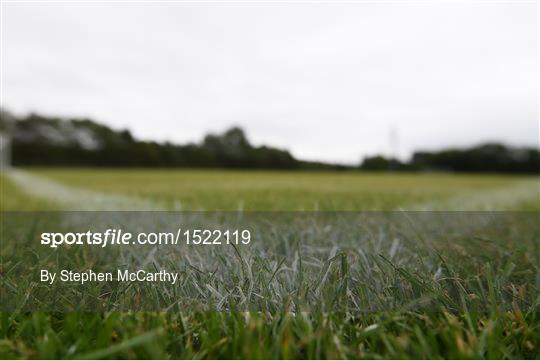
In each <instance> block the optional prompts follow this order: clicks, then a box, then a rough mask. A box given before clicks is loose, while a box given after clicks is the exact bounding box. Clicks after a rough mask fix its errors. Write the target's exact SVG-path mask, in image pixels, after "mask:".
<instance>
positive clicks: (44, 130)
mask: <svg viewBox="0 0 540 361" xmlns="http://www.w3.org/2000/svg"><path fill="white" fill-rule="evenodd" d="M0 131H2V132H4V133H8V134H9V135H10V137H11V143H12V148H11V153H12V160H11V162H12V164H13V165H15V166H93V167H190V168H238V169H334V170H336V169H337V170H346V169H363V170H371V171H450V172H493V173H531V174H538V173H540V152H539V150H538V148H526V147H510V146H505V145H503V144H495V143H490V144H483V145H480V146H476V147H471V148H466V149H445V150H441V151H435V152H427V151H424V152H416V153H414V155H413V156H412V158H411V159H410V160H409V161H406V162H403V161H400V160H397V159H393V158H387V157H384V156H380V155H377V156H372V157H366V158H365V159H364V160H363V161H362V162H361V163H360V164H359V165H358V166H345V165H340V164H331V163H323V162H308V161H302V160H298V159H296V158H295V157H293V156H292V155H291V154H290V153H289V152H288V151H287V150H283V149H278V148H274V147H269V146H254V145H252V144H251V143H250V142H249V140H248V139H247V137H246V135H245V133H244V131H243V130H242V129H241V128H239V127H233V128H230V129H229V130H227V131H225V132H223V133H221V134H208V135H207V136H206V137H205V138H204V139H203V140H202V141H201V142H199V143H189V144H184V145H178V144H172V143H169V142H163V143H159V142H152V141H142V140H137V139H135V138H134V137H133V136H132V134H131V133H130V132H129V131H128V130H120V131H118V130H113V129H111V128H109V127H107V126H105V125H102V124H99V123H96V122H94V121H92V120H90V119H61V118H55V117H46V116H42V115H39V114H29V115H27V116H24V117H16V116H14V115H12V114H11V113H9V112H7V111H5V110H2V111H0Z"/></svg>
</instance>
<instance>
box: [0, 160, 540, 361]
mask: <svg viewBox="0 0 540 361" xmlns="http://www.w3.org/2000/svg"><path fill="white" fill-rule="evenodd" d="M38 173H39V174H41V175H46V176H50V177H52V178H54V179H56V180H59V181H62V182H65V183H66V184H70V185H76V186H78V187H84V188H90V189H93V190H94V191H99V192H110V193H125V194H129V195H137V196H144V197H151V198H152V197H153V198H155V199H156V200H166V201H168V202H171V203H174V202H176V201H177V200H181V201H182V202H183V203H184V206H185V207H187V208H198V207H201V208H205V209H215V208H223V209H237V208H238V207H239V204H238V202H237V201H238V199H242V202H243V204H242V207H245V209H276V207H277V209H281V208H282V207H283V208H284V209H289V210H298V209H311V210H312V209H314V208H317V207H318V208H319V209H321V208H322V209H328V208H329V207H330V208H331V207H334V208H331V209H334V210H340V209H348V208H349V207H350V208H352V209H372V208H374V209H378V208H379V207H380V208H383V209H385V208H386V209H388V208H389V209H394V208H397V207H400V206H402V205H403V204H413V203H423V202H430V201H434V200H435V201H442V200H445V199H447V198H449V197H453V196H456V195H460V194H467V195H471V196H472V195H474V194H477V193H483V192H485V191H486V190H490V189H499V188H504V187H507V186H510V185H511V184H513V183H514V182H515V181H516V178H513V177H489V176H487V177H486V176H478V177H477V176H445V175H422V176H415V175H400V176H398V177H397V178H394V177H392V176H384V175H359V174H326V173H325V174H310V173H299V174H296V173H275V174H274V173H269V174H265V173H240V174H236V173H234V172H188V173H183V172H167V171H158V172H153V171H144V172H143V171H137V172H133V173H131V172H129V171H104V172H95V171H88V170H85V171H80V170H79V171H76V172H71V171H67V170H52V171H51V170H40V171H39V172H38ZM517 180H520V178H517ZM296 182H298V183H296ZM273 186H274V187H275V188H272V187H273ZM6 189H7V190H9V192H4V193H2V203H3V204H2V209H13V207H19V206H20V207H26V206H29V205H32V203H31V202H42V201H35V200H32V199H28V197H26V196H25V195H24V193H23V192H21V191H20V190H18V189H17V188H16V187H15V185H13V184H9V183H8V182H4V185H3V190H4V191H5V190H6ZM318 189H319V190H320V191H319V192H318V191H317V190H318ZM535 197H536V199H537V197H538V194H535V193H534V192H533V193H531V199H533V201H531V202H532V203H533V204H534V203H536V202H535V200H534V198H535ZM4 202H5V203H4ZM8 202H9V203H8ZM5 204H7V205H8V206H4V205H5ZM36 204H37V207H43V208H47V207H50V206H51V204H50V202H49V201H48V202H45V203H41V204H38V203H34V206H35V205H36ZM309 204H311V205H312V206H309ZM315 205H316V206H315ZM52 206H54V205H52ZM309 207H312V208H309ZM30 208H31V207H30ZM25 209H28V208H25ZM534 232H537V231H536V228H535V229H534ZM529 236H531V234H529ZM538 236H539V235H538V234H534V233H533V234H532V237H531V238H527V240H528V241H527V242H526V243H523V244H520V242H522V241H524V240H525V239H523V240H522V239H521V238H520V235H519V232H517V234H516V233H514V234H512V235H511V236H508V237H502V239H501V240H499V241H497V242H495V241H493V240H489V239H487V240H486V239H482V240H475V241H474V242H472V241H471V242H465V240H463V242H462V243H458V244H455V245H452V244H449V245H448V246H445V247H439V248H438V249H436V251H437V252H432V253H431V255H425V256H423V258H422V257H418V258H417V259H415V258H414V257H412V256H413V255H411V254H410V253H403V256H401V253H399V252H400V251H395V250H393V248H394V247H392V244H393V241H392V240H387V242H383V243H382V244H383V246H381V247H382V248H380V249H379V250H378V251H377V252H376V250H377V249H378V248H374V251H373V252H371V253H372V254H371V255H368V256H369V257H368V261H369V262H368V263H369V267H368V268H366V269H364V274H362V268H356V269H355V267H360V266H359V264H360V263H361V262H360V263H359V262H358V259H356V262H357V263H358V264H351V263H350V262H352V261H354V260H355V258H354V257H353V258H352V259H350V260H349V259H348V258H344V257H338V258H337V259H336V260H337V261H336V262H334V263H332V264H331V265H330V266H329V268H328V275H327V276H325V277H326V278H325V281H324V282H321V285H322V286H321V290H322V291H321V292H322V293H324V292H325V291H328V292H327V293H326V294H325V295H326V297H328V298H329V299H332V300H335V297H332V296H333V295H336V294H337V295H338V296H340V297H343V299H344V300H345V301H351V300H353V301H354V298H355V297H358V294H357V293H355V292H357V290H359V289H362V285H366V286H367V285H369V282H370V281H371V282H373V285H376V284H378V285H381V287H382V288H380V290H379V291H380V292H383V293H384V294H385V295H391V296H393V297H398V296H399V294H400V292H413V293H414V292H420V293H422V294H423V293H427V294H432V295H435V296H436V297H440V302H438V303H435V304H431V305H430V307H429V308H427V309H421V308H415V307H413V308H411V309H410V310H409V311H403V310H401V311H396V310H387V311H379V312H369V313H359V312H357V311H358V310H354V309H352V310H349V311H343V310H341V309H339V310H335V311H333V312H332V311H330V310H324V311H318V312H313V311H308V312H294V311H275V310H274V311H272V312H248V313H246V312H211V311H202V310H197V308H195V307H194V308H192V309H185V310H181V311H179V312H168V313H159V312H132V313H118V312H100V313H80V312H77V313H50V312H49V313H42V312H39V313H38V312H37V313H24V312H22V313H21V312H18V313H6V312H4V313H2V314H1V323H0V357H2V358H322V359H325V358H537V357H538V356H539V355H540V322H539V321H540V320H539V316H538V312H539V307H538V305H539V304H540V303H539V302H540V300H539V299H538V291H539V289H540V284H539V283H538V282H539V280H540V270H539V266H538V264H540V262H539V259H540V258H539V245H538V242H537V240H538ZM486 242H487V243H491V244H490V245H488V244H485V243H486ZM501 242H502V243H501ZM376 246H377V247H378V246H379V245H378V244H377V245H376ZM430 249H432V248H430ZM30 251H31V250H27V252H30ZM349 252H353V253H354V250H353V251H349ZM396 252H397V253H396ZM349 254H350V253H349ZM391 254H393V256H392V257H394V258H392V257H390V255H391ZM396 254H397V256H396ZM21 255H22V256H24V253H22V254H21ZM28 256H30V254H29V253H28ZM439 256H440V257H441V258H439ZM321 257H322V256H320V257H319V258H321ZM371 257H372V258H371ZM345 260H346V261H345ZM225 261H226V262H230V266H229V267H235V266H234V265H235V264H236V265H237V266H236V268H240V267H238V261H236V260H235V259H234V256H231V258H230V259H229V260H225ZM318 261H321V265H320V267H321V268H322V269H324V267H325V264H326V263H325V262H326V261H327V260H325V259H322V258H321V259H318ZM424 261H428V262H427V263H424ZM250 262H255V261H254V260H251V261H250ZM259 262H262V263H264V260H260V261H259ZM262 263H261V264H262ZM5 264H7V262H5V260H3V262H2V266H3V267H4V265H5ZM251 264H252V265H253V263H251ZM315 264H316V263H315ZM274 266H275V265H274ZM377 267H378V268H377ZM236 268H235V272H238V273H240V270H238V269H236ZM315 268H316V267H315ZM315 268H314V269H315ZM439 268H440V269H442V270H443V271H442V273H439V272H437V271H438V269H439ZM10 269H11V266H10ZM275 269H276V268H273V267H268V271H269V277H271V281H272V282H274V283H277V282H285V281H287V280H286V279H283V278H280V277H285V276H281V275H278V276H276V277H274V276H273V271H274V270H275ZM370 269H371V270H374V269H378V271H377V272H374V273H373V277H370V276H369V274H366V272H367V271H368V270H370ZM250 270H251V271H252V272H254V274H257V273H258V271H257V269H256V267H250ZM5 271H6V270H5V269H2V272H3V274H5V273H4V272H5ZM261 271H263V269H262V268H261ZM354 272H356V273H354ZM261 274H264V272H262V273H261ZM435 274H437V275H435ZM219 276H221V275H219ZM312 276H313V277H315V279H316V277H317V274H314V275H312ZM205 277H209V275H206V276H204V275H203V276H201V282H203V283H204V278H205ZM362 277H363V278H362ZM216 279H219V277H216V278H212V281H207V282H208V283H209V284H211V285H212V286H213V287H214V288H215V289H217V290H218V291H219V292H222V289H221V288H219V286H220V283H219V282H217V281H216ZM263 280H264V279H263ZM2 281H3V282H4V281H5V279H4V278H2ZM475 281H476V282H475ZM292 282H293V283H292V284H293V285H295V284H296V283H294V282H297V280H296V279H294V280H293V281H292ZM263 283H264V284H266V283H267V282H263ZM296 285H297V286H298V285H300V286H301V285H302V283H298V284H296ZM447 285H452V287H451V288H448V287H447ZM222 287H224V286H222ZM332 290H334V291H332ZM347 290H348V291H347ZM448 290H451V291H452V293H449V294H448V295H446V294H445V291H448ZM273 291H275V289H273ZM293 296H294V295H293ZM375 296H376V294H375V293H373V294H370V293H367V294H366V295H365V297H375ZM508 296H510V298H508ZM512 297H520V298H521V297H524V298H526V299H527V302H526V303H523V302H512V301H511V299H512ZM503 298H505V299H509V300H510V301H509V302H508V303H507V304H505V307H499V306H501V305H502V299H503ZM474 304H479V305H480V306H479V307H477V308H476V309H475V311H474V312H472V311H470V312H467V311H466V309H463V307H456V305H461V306H463V305H465V306H467V307H468V306H470V305H474Z"/></svg>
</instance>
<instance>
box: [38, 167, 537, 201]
mask: <svg viewBox="0 0 540 361" xmlns="http://www.w3.org/2000/svg"><path fill="white" fill-rule="evenodd" d="M32 173H33V174H36V175H39V176H43V177H46V178H48V179H52V180H55V181H58V182H60V183H62V184H66V185H69V186H73V187H77V188H84V189H88V190H91V191H95V192H100V193H105V194H124V195H128V196H132V197H142V198H145V199H150V200H153V201H156V202H158V203H159V204H161V205H162V208H164V209H181V210H197V209H204V210H238V209H242V210H257V211H268V210H279V211H286V210H290V211H298V210H305V211H313V210H327V211H345V210H370V211H372V210H393V209H397V208H405V209H407V208H408V207H412V206H419V205H422V204H425V203H427V204H432V203H434V202H439V203H444V201H445V200H448V199H452V198H454V197H458V196H459V197H464V198H468V197H469V196H477V195H484V196H485V197H487V198H489V197H490V193H489V192H497V191H498V190H501V189H502V190H503V191H504V190H505V189H508V188H510V189H511V188H512V187H515V186H519V185H520V184H522V183H526V184H528V185H529V187H530V188H532V191H531V201H532V202H533V206H534V207H535V208H538V204H539V202H538V195H539V194H540V189H539V188H538V187H539V184H540V183H539V179H538V178H537V177H526V176H501V175H448V174H418V173H415V174H403V173H396V174H384V173H382V174H381V173H365V172H352V171H349V172H287V171H282V172H272V171H222V170H218V171H213V170H203V171H197V170H187V171H186V170H110V169H109V170H96V169H76V170H73V169H39V168H38V169H32ZM535 198H536V199H535ZM466 201H467V199H465V201H464V202H462V203H466ZM496 206H497V205H496ZM449 207H450V208H446V209H444V210H453V208H459V204H453V205H451V206H449Z"/></svg>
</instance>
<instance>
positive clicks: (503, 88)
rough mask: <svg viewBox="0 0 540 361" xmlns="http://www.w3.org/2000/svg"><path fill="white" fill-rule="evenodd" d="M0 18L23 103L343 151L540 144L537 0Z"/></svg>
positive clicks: (343, 155)
mask: <svg viewBox="0 0 540 361" xmlns="http://www.w3.org/2000/svg"><path fill="white" fill-rule="evenodd" d="M2 31H3V33H2V60H3V68H2V80H3V83H2V85H3V89H2V90H3V105H4V106H5V107H6V108H7V109H8V110H10V111H12V112H14V113H16V114H24V113H27V112H30V111H35V112H40V113H44V114H48V115H60V116H77V117H91V118H94V119H95V120H98V121H100V122H103V123H106V124H108V125H110V126H112V127H114V128H125V127H127V128H129V129H130V130H131V131H132V132H133V134H134V135H135V136H137V137H139V138H143V139H154V140H169V141H173V142H177V143H183V142H187V141H199V140H200V139H201V138H202V137H203V136H204V134H206V133H207V132H209V131H213V132H218V131H222V130H224V129H226V128H227V127H229V126H231V125H240V126H242V127H243V128H244V129H245V130H246V132H247V134H248V136H249V138H250V139H251V140H252V141H253V142H254V143H255V144H263V143H264V144H269V145H274V146H279V147H282V148H287V149H289V150H291V151H292V153H293V154H294V155H295V156H297V157H300V158H304V159H319V160H329V161H338V162H346V163H356V162H358V161H359V160H360V159H361V158H362V157H363V156H365V155H370V154H374V153H385V154H389V153H390V154H391V153H392V152H397V153H398V154H399V155H400V156H401V157H406V156H408V155H410V154H411V152H412V151H413V150H416V149H436V148H441V147H445V146H453V145H457V146H461V145H473V144H477V143H479V142H483V141H492V140H496V141H503V142H507V143H510V144H516V145H518V144H519V145H534V146H538V143H539V136H540V133H539V124H538V80H539V73H538V63H539V58H538V5H537V3H535V2H504V3H503V2H496V3H492V4H489V3H486V2H481V3H479V2H477V3H472V2H465V1H463V2H459V3H449V2H444V3H441V2H435V1H433V2H431V3H426V2H422V3H419V2H418V1H415V2H409V3H408V4H406V2H403V3H396V2H393V3H389V2H385V3H374V2H362V3H355V4H351V3H340V4H332V3H328V4H320V3H319V4H317V3H311V4H306V3H296V4H293V3H289V4H268V3H266V4H256V5H254V4H251V5H248V4H245V3H225V4H215V3H214V4H209V3H206V4H200V5H195V4H193V3H152V4H141V3H129V4H128V3H115V4H105V3H101V4H88V3H87V4H81V3H79V4H65V3H48V4H36V3H26V4H20V3H19V4H17V3H4V4H3V13H2ZM391 134H394V136H391ZM392 138H394V139H395V140H394V141H391V139H392Z"/></svg>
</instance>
